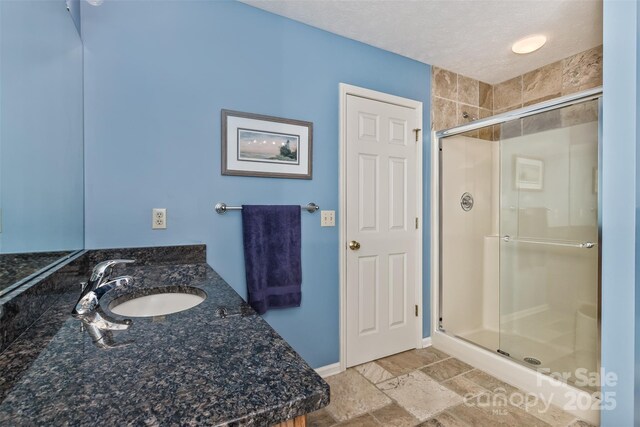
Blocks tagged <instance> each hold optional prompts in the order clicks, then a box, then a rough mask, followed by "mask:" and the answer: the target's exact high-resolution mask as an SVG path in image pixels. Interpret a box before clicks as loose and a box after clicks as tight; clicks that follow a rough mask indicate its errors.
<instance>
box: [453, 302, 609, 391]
mask: <svg viewBox="0 0 640 427" xmlns="http://www.w3.org/2000/svg"><path fill="white" fill-rule="evenodd" d="M574 319H575V316H572V315H569V314H566V313H562V312H554V311H552V310H545V311H543V312H540V313H536V314H532V315H529V316H525V317H521V318H518V319H513V320H510V321H507V322H503V323H502V325H501V330H502V333H500V331H498V330H495V329H489V328H479V329H475V330H472V331H466V332H461V333H456V334H455V335H456V336H458V337H459V338H463V339H464V340H466V341H470V342H472V343H474V344H476V345H479V346H481V347H484V348H486V349H488V350H490V351H496V350H498V349H500V350H501V351H503V352H506V353H508V354H509V356H510V357H511V358H512V359H514V360H516V361H518V362H520V363H523V364H525V365H526V366H529V367H531V368H533V369H537V370H540V369H544V370H545V372H546V373H551V374H554V376H557V375H563V376H564V378H566V379H567V382H569V383H571V384H574V385H575V386H577V387H579V388H581V389H584V390H588V391H595V390H596V388H595V387H593V385H591V384H581V383H576V380H577V377H576V369H577V368H584V369H586V370H587V372H589V373H595V372H597V359H596V352H595V346H596V343H594V351H593V352H589V353H587V352H584V351H576V350H575V333H574V330H575V326H574V323H575V320H574ZM525 357H532V358H535V359H537V360H539V361H540V362H541V364H540V365H539V366H536V365H532V364H528V363H526V362H525V361H524V358H525Z"/></svg>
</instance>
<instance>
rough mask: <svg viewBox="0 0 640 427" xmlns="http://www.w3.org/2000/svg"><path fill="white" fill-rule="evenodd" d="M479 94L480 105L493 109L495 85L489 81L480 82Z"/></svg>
mask: <svg viewBox="0 0 640 427" xmlns="http://www.w3.org/2000/svg"><path fill="white" fill-rule="evenodd" d="M478 96H479V102H478V105H479V106H480V108H486V109H488V110H493V86H491V85H490V84H489V83H485V82H479V83H478Z"/></svg>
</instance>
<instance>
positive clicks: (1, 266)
mask: <svg viewBox="0 0 640 427" xmlns="http://www.w3.org/2000/svg"><path fill="white" fill-rule="evenodd" d="M70 254H71V252H70V251H64V252H30V253H23V254H0V291H2V290H3V289H6V288H8V287H9V286H11V285H13V284H14V283H16V282H18V281H20V280H23V279H26V278H27V277H28V276H31V275H32V274H35V273H37V272H38V271H40V270H42V269H43V268H45V267H48V266H49V265H51V264H52V263H55V262H57V261H60V260H61V259H62V258H64V257H66V256H68V255H70Z"/></svg>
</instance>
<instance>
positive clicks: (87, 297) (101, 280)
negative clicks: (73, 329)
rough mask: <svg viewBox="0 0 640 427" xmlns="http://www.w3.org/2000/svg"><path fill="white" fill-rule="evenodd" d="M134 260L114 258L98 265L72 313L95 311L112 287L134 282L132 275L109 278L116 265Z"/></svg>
mask: <svg viewBox="0 0 640 427" xmlns="http://www.w3.org/2000/svg"><path fill="white" fill-rule="evenodd" d="M133 262H135V260H132V259H114V260H109V261H103V262H101V263H99V264H98V265H96V266H95V268H94V269H93V273H91V278H90V279H89V283H87V284H86V285H84V286H83V288H82V293H81V294H80V298H79V299H78V302H77V303H76V305H75V307H74V308H73V311H72V312H71V314H72V315H74V316H76V317H77V316H82V315H86V314H90V313H93V312H94V311H95V309H96V307H97V306H98V304H99V303H100V298H101V297H102V296H103V295H104V294H105V293H107V292H108V291H110V290H111V289H114V288H117V287H123V286H128V285H130V284H131V283H133V277H131V276H121V277H117V278H115V279H113V280H109V279H110V278H111V273H112V272H113V267H114V266H116V265H119V264H131V263H133Z"/></svg>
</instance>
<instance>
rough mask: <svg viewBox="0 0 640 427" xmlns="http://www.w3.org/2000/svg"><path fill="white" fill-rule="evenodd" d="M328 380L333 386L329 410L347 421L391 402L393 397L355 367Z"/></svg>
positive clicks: (337, 418)
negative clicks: (388, 395)
mask: <svg viewBox="0 0 640 427" xmlns="http://www.w3.org/2000/svg"><path fill="white" fill-rule="evenodd" d="M326 381H327V383H329V386H330V387H331V403H330V404H329V406H327V411H329V413H330V414H331V416H332V417H333V418H335V419H336V420H338V421H346V420H348V419H350V418H354V417H356V416H358V415H362V414H364V413H366V412H369V411H373V410H376V409H378V408H382V407H383V406H386V405H388V404H390V403H391V399H389V398H388V397H387V396H386V395H385V394H384V393H382V392H381V391H380V390H378V389H377V388H376V387H375V386H374V385H373V384H371V383H370V382H369V381H367V380H366V379H365V378H364V377H363V376H362V375H360V374H359V373H358V372H357V371H356V370H355V369H347V370H346V371H345V372H343V373H341V374H338V375H334V376H331V377H329V378H327V379H326Z"/></svg>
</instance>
